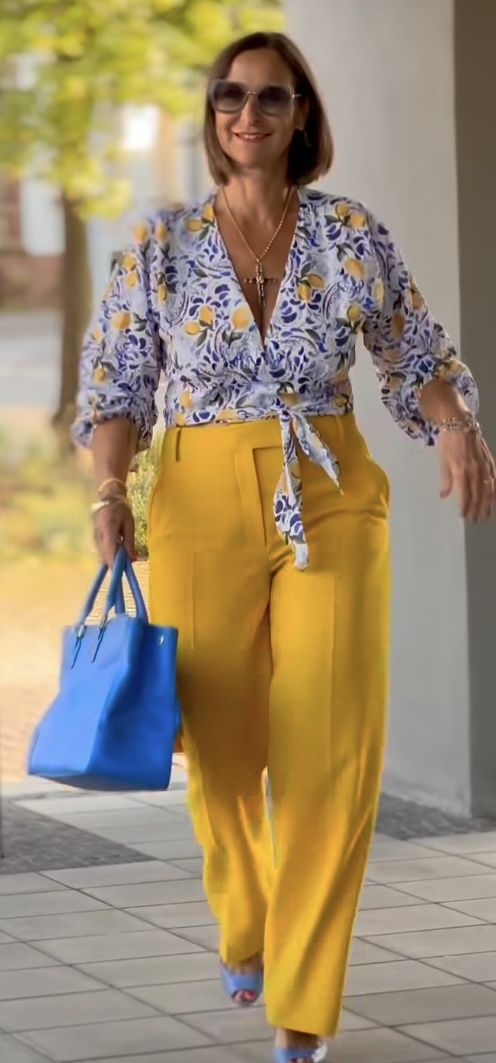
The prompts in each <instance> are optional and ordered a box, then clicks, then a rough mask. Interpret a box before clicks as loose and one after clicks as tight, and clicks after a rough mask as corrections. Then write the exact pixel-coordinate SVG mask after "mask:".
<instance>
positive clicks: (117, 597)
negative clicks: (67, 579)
mask: <svg viewBox="0 0 496 1063" xmlns="http://www.w3.org/2000/svg"><path fill="white" fill-rule="evenodd" d="M128 568H129V569H130V570H131V575H130V574H129V571H127V569H128ZM124 570H126V576H127V579H128V582H129V585H130V587H131V590H132V592H133V598H134V601H135V604H136V613H137V615H138V616H141V618H142V619H143V620H148V616H147V612H146V606H145V603H144V601H143V596H142V594H141V591H140V587H139V583H138V581H137V579H136V576H135V573H134V569H133V566H132V564H131V561H130V560H129V558H128V556H127V554H126V552H125V550H124V547H123V546H121V547H120V548H119V550H118V552H117V555H116V558H115V561H114V565H113V568H112V580H111V585H110V588H109V593H108V594H107V600H106V602H105V617H106V616H107V615H108V613H109V612H110V609H111V608H112V606H114V608H115V611H116V613H125V612H126V605H125V602H124V593H123V590H122V575H123V571H124ZM108 571H109V566H108V565H106V564H103V565H101V567H100V568H99V570H98V572H97V574H96V576H95V579H94V582H93V584H92V586H91V587H90V590H89V593H88V596H87V598H86V601H85V603H84V605H83V608H82V610H81V613H80V616H79V619H78V620H77V622H76V625H75V626H76V628H77V629H79V628H80V627H81V626H82V625H83V624H84V623H85V621H86V620H87V619H88V617H89V615H90V613H91V611H92V609H93V608H94V605H95V602H96V599H97V595H98V592H99V590H100V588H101V586H102V583H103V581H104V579H105V576H106V575H107V572H108ZM114 577H115V578H114ZM133 581H134V584H135V587H134V588H133ZM112 584H113V585H112ZM111 591H112V594H110V592H111ZM110 597H111V602H110V605H109V604H108V601H109V598H110Z"/></svg>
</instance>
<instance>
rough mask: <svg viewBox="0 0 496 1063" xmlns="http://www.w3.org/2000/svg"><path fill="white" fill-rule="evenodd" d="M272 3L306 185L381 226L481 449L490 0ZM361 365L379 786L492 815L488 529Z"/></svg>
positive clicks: (495, 789)
mask: <svg viewBox="0 0 496 1063" xmlns="http://www.w3.org/2000/svg"><path fill="white" fill-rule="evenodd" d="M286 8H287V16H288V32H289V33H290V34H291V35H292V36H293V37H294V39H295V40H296V41H297V43H298V44H299V45H300V46H301V47H302V49H303V51H304V52H305V54H306V55H307V57H308V59H309V60H310V62H311V64H312V66H313V68H314V70H315V72H316V74H317V78H318V80H319V83H320V86H321V89H322V92H323V95H324V99H325V102H326V106H327V108H328V111H329V115H330V118H331V124H332V127H333V130H334V135H335V141H336V161H335V165H334V167H333V171H332V173H331V175H330V177H329V178H328V179H326V180H325V181H324V182H323V183H322V185H321V187H323V188H325V189H328V190H330V191H335V192H338V193H340V194H344V195H350V196H355V197H357V198H358V199H361V200H363V201H364V202H365V203H366V204H367V205H368V206H369V207H370V208H371V209H372V210H373V211H374V212H375V213H376V214H378V215H379V216H380V217H382V218H383V219H384V220H385V221H386V222H387V223H388V225H389V226H390V228H391V229H392V231H393V234H394V235H395V237H396V240H397V242H398V243H399V245H400V247H401V248H402V250H403V253H404V255H405V257H406V259H407V262H408V263H409V264H410V266H411V267H412V269H413V271H414V273H415V275H416V277H417V281H418V283H419V285H420V287H421V289H422V290H423V292H424V294H425V296H426V298H427V300H428V302H429V304H430V306H431V309H432V311H433V312H434V314H435V315H436V316H437V317H438V318H439V319H440V320H441V321H442V322H443V323H444V324H445V326H446V327H447V328H448V330H449V331H450V332H451V334H452V336H453V339H454V340H455V342H457V343H458V344H459V345H460V351H461V356H462V357H463V358H464V359H465V360H466V361H468V363H469V364H470V365H471V366H472V367H473V369H474V371H475V374H476V376H477V378H478V380H479V383H480V386H481V389H482V392H483V410H482V417H483V420H484V426H485V428H486V431H487V435H488V438H489V439H491V437H492V443H493V446H494V444H495V443H496V440H495V438H494V435H495V433H496V417H495V413H496V403H495V398H494V394H495V388H494V384H495V383H496V363H495V359H494V358H493V357H492V356H491V351H490V349H488V348H489V345H490V343H491V342H492V341H491V340H490V339H489V338H488V328H487V323H486V322H487V312H488V308H489V307H490V306H491V301H493V300H494V296H493V293H492V291H490V286H491V287H493V285H494V258H493V256H494V251H493V248H494V246H495V244H494V232H493V230H494V228H495V226H496V219H495V218H494V211H493V206H492V202H493V195H494V193H493V194H492V195H491V192H492V189H493V188H494V187H495V177H496V147H495V143H494V135H493V132H492V130H493V120H492V115H491V106H492V101H494V99H495V96H496V72H495V68H494V62H491V59H492V56H491V43H492V42H493V41H494V40H495V39H496V32H495V30H496V7H495V6H494V4H493V0H477V2H474V3H472V4H469V5H468V4H466V3H464V2H463V0H459V2H458V3H457V2H456V0H436V3H432V0H415V3H410V2H409V0H367V2H366V3H365V2H363V0H312V5H311V8H312V10H311V17H309V10H308V5H306V6H305V5H302V4H301V3H300V2H299V0H287V3H286ZM491 297H492V299H491ZM358 362H359V365H358V366H357V369H356V371H355V373H354V378H353V382H354V388H355V395H356V407H357V415H358V420H359V423H360V425H361V427H362V430H363V431H364V433H365V435H366V437H367V439H368V441H369V444H370V446H371V449H372V451H373V452H374V454H375V456H376V457H377V459H378V460H379V461H380V462H382V464H383V465H384V467H385V468H386V470H387V472H388V474H389V476H390V478H391V480H392V489H393V501H392V514H391V523H392V548H393V566H394V595H393V610H392V620H393V628H392V645H391V654H392V659H391V665H392V678H391V705H390V728H389V745H388V752H387V759H386V770H385V777H384V788H385V789H386V790H387V791H388V792H389V793H393V794H397V795H399V796H404V797H410V798H412V799H416V800H419V801H424V802H426V803H432V804H435V805H437V806H438V807H442V808H445V809H446V810H449V811H452V812H458V813H462V814H463V813H468V812H492V813H495V812H496V705H495V701H496V698H495V694H496V684H495V681H494V671H493V669H492V668H491V663H492V660H491V650H492V640H493V632H494V630H495V623H494V618H495V615H496V593H495V592H496V587H495V571H496V565H495V553H496V551H495V536H494V525H493V526H492V528H491V529H489V527H486V528H474V529H467V528H466V526H465V525H464V524H463V522H462V521H461V519H460V518H459V516H458V512H457V507H456V504H455V502H454V501H452V500H450V501H448V502H441V501H440V499H439V472H438V462H437V455H436V451H435V448H426V447H424V446H422V445H421V444H418V443H415V442H412V441H410V440H409V439H407V438H406V437H405V436H404V435H403V434H402V433H401V432H400V431H399V429H397V428H396V427H395V425H394V424H393V422H392V420H391V418H390V417H389V415H388V414H387V413H386V411H385V410H384V409H383V408H382V405H381V403H380V400H379V398H378V388H377V384H376V380H375V375H374V373H373V371H372V368H371V364H370V358H369V355H368V353H367V352H366V351H365V350H363V349H361V350H360V351H359V353H358ZM491 385H492V387H491ZM492 652H493V653H494V651H492Z"/></svg>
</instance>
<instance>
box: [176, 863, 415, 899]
mask: <svg viewBox="0 0 496 1063" xmlns="http://www.w3.org/2000/svg"><path fill="white" fill-rule="evenodd" d="M174 863H175V864H177V860H174ZM414 904H422V900H421V898H419V897H410V896H409V895H408V893H406V892H405V891H404V890H402V891H401V892H400V890H397V889H393V888H392V887H391V886H372V885H369V886H364V887H363V889H362V893H361V896H360V904H359V910H360V911H362V912H364V911H369V909H371V908H396V907H397V908H407V907H408V906H409V905H414Z"/></svg>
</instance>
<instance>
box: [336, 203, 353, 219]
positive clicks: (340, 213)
mask: <svg viewBox="0 0 496 1063" xmlns="http://www.w3.org/2000/svg"><path fill="white" fill-rule="evenodd" d="M334 213H335V215H336V217H337V218H339V219H340V220H341V221H345V219H346V218H347V217H348V214H349V213H350V208H349V206H348V204H347V203H336V206H335V207H334Z"/></svg>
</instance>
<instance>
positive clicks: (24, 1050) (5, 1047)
mask: <svg viewBox="0 0 496 1063" xmlns="http://www.w3.org/2000/svg"><path fill="white" fill-rule="evenodd" d="M0 1059H1V1060H3V1061H4V1063H47V1057H46V1056H40V1054H39V1052H35V1051H34V1050H33V1049H32V1048H29V1047H28V1045H23V1044H21V1042H20V1041H17V1040H16V1039H15V1038H14V1037H9V1036H7V1034H5V1035H2V1034H0Z"/></svg>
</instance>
